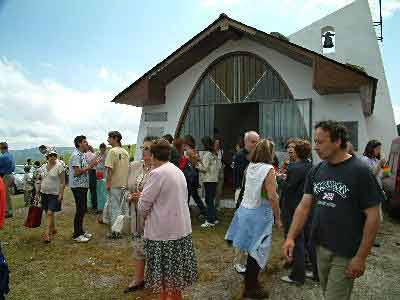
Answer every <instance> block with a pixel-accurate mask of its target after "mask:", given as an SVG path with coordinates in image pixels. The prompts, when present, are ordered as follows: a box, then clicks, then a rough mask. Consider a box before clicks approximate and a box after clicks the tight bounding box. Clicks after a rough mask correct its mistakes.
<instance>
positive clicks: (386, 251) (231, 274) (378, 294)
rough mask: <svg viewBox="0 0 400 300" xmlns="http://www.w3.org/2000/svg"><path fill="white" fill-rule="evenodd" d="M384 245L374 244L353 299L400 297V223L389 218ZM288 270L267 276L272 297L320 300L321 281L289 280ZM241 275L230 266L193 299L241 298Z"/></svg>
mask: <svg viewBox="0 0 400 300" xmlns="http://www.w3.org/2000/svg"><path fill="white" fill-rule="evenodd" d="M379 241H380V242H381V247H380V248H374V249H373V253H372V255H371V256H370V257H369V259H368V265H367V271H366V273H365V275H364V276H363V277H362V278H360V279H359V280H357V281H356V284H355V287H354V293H353V298H352V299H353V300H369V299H370V300H399V299H400V277H399V276H400V244H397V243H400V223H399V221H395V220H393V219H389V218H386V220H385V222H384V224H383V226H382V227H381V230H380V233H379ZM286 274H287V271H285V270H280V271H278V272H275V273H273V274H271V275H267V276H265V275H264V276H263V277H262V278H263V280H262V281H263V284H264V285H265V286H266V287H268V288H269V289H270V292H271V296H270V299H271V300H314V299H315V300H320V299H322V294H321V292H320V288H319V285H318V284H316V283H314V282H312V281H307V282H306V284H305V285H304V286H302V287H297V286H293V285H289V284H285V283H283V282H281V281H280V277H281V276H284V275H286ZM241 280H242V278H241V276H240V275H238V274H237V273H236V272H235V271H234V270H233V268H227V269H226V270H225V271H224V272H223V273H222V274H221V277H220V278H219V280H218V281H216V282H214V283H212V284H207V285H202V284H199V285H197V286H196V287H195V288H194V289H193V299H196V300H197V299H198V300H201V299H202V300H204V299H209V300H225V299H226V300H228V299H241V297H240V295H241V291H242V287H241V285H240V284H238V283H240V282H241Z"/></svg>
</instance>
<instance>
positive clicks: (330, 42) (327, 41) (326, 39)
mask: <svg viewBox="0 0 400 300" xmlns="http://www.w3.org/2000/svg"><path fill="white" fill-rule="evenodd" d="M334 35H335V34H333V33H330V32H329V31H328V32H327V33H325V34H323V35H322V36H323V37H324V46H323V47H324V48H333V47H334V45H333V40H332V38H331V37H332V36H334Z"/></svg>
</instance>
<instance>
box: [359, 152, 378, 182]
mask: <svg viewBox="0 0 400 300" xmlns="http://www.w3.org/2000/svg"><path fill="white" fill-rule="evenodd" d="M360 159H361V160H362V161H363V162H364V163H365V164H366V165H367V166H368V167H369V168H370V170H371V171H372V172H374V171H375V169H376V168H377V166H378V164H379V159H377V158H369V157H368V156H365V155H363V156H361V157H360ZM382 173H383V171H382V170H380V171H379V172H378V174H377V175H376V180H377V181H378V183H379V186H382V178H381V176H382Z"/></svg>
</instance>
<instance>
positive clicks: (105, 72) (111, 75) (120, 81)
mask: <svg viewBox="0 0 400 300" xmlns="http://www.w3.org/2000/svg"><path fill="white" fill-rule="evenodd" d="M97 76H98V77H99V78H100V79H102V80H104V81H106V82H109V83H111V84H115V85H118V86H124V85H125V86H126V85H128V84H131V83H132V82H133V81H135V80H136V79H137V78H138V77H139V76H138V75H137V74H136V73H134V72H126V73H125V74H117V73H115V72H112V71H110V70H109V69H108V68H107V67H105V66H102V67H101V68H100V69H99V71H98V72H97Z"/></svg>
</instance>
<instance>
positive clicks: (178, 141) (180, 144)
mask: <svg viewBox="0 0 400 300" xmlns="http://www.w3.org/2000/svg"><path fill="white" fill-rule="evenodd" d="M173 145H174V147H175V149H176V150H177V151H178V152H179V153H180V154H183V139H181V138H176V139H174V143H173Z"/></svg>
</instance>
